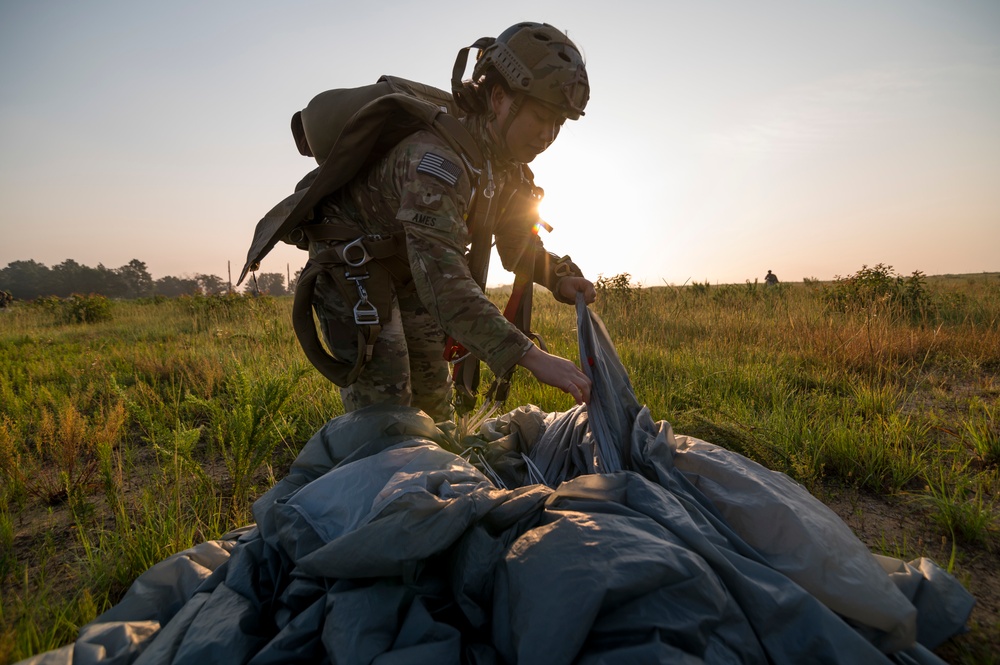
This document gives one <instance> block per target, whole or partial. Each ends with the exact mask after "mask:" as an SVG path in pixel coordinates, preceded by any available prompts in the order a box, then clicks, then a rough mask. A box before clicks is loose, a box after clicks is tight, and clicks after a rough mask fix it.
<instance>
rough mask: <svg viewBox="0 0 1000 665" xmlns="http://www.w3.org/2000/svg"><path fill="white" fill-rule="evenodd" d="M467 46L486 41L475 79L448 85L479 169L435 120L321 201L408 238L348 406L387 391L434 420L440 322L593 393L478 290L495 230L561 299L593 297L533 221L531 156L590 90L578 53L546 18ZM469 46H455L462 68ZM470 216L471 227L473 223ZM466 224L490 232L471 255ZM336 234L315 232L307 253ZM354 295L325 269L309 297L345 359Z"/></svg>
mask: <svg viewBox="0 0 1000 665" xmlns="http://www.w3.org/2000/svg"><path fill="white" fill-rule="evenodd" d="M473 46H474V47H478V48H481V52H480V54H479V57H478V59H477V60H476V64H475V66H474V69H473V74H472V80H471V81H461V80H460V79H461V75H457V76H456V79H455V80H453V91H454V93H455V98H456V101H457V102H458V103H459V105H460V106H461V107H462V108H463V109H464V110H466V111H467V115H466V117H465V118H463V124H464V125H465V127H466V129H467V130H468V131H469V133H470V134H471V135H472V136H473V137H474V139H475V141H476V143H477V144H478V146H479V148H480V150H481V151H482V153H483V155H484V157H485V165H484V168H483V169H481V170H476V169H474V168H473V167H472V166H471V164H470V163H469V162H468V161H467V160H465V159H463V156H462V155H459V154H457V153H456V152H455V151H454V150H453V149H452V148H450V147H449V144H448V143H447V142H445V141H444V140H443V139H442V138H441V137H440V136H438V135H437V134H436V133H434V132H431V131H426V130H425V131H417V132H416V133H413V134H411V135H410V136H408V137H407V138H406V139H404V140H403V141H402V142H400V143H399V144H397V145H396V146H395V147H393V148H392V149H390V150H389V151H388V153H386V154H385V155H384V156H383V157H382V158H380V159H379V160H378V161H376V162H375V163H374V164H373V165H372V166H371V167H370V168H368V169H367V170H365V171H362V172H361V173H360V174H359V175H358V176H357V177H355V178H354V179H353V180H352V181H351V182H350V183H349V184H348V185H347V186H345V187H342V188H341V189H339V190H338V191H337V192H336V193H334V194H332V195H331V196H329V197H328V198H327V199H326V200H325V201H324V202H323V204H322V206H321V208H320V213H321V215H322V223H323V224H331V225H334V227H335V228H343V227H349V228H354V229H357V230H358V232H359V233H361V234H367V236H368V237H379V236H385V235H392V236H395V237H403V238H405V244H406V250H407V251H406V256H407V261H406V262H407V263H408V265H407V266H405V268H406V270H407V271H408V272H409V275H405V276H403V278H402V279H394V280H393V283H392V289H391V316H390V317H389V322H388V323H387V324H386V325H384V326H383V327H382V328H381V331H380V333H379V334H378V337H377V338H376V339H375V340H374V346H373V347H371V348H370V359H369V360H368V361H367V362H366V364H365V365H364V368H363V369H362V370H361V373H360V375H359V376H358V378H357V380H356V381H355V382H354V383H353V384H352V385H350V386H347V387H346V388H342V389H341V395H342V397H343V401H344V407H345V409H347V410H348V411H351V410H354V409H357V408H360V407H363V406H367V405H369V404H374V403H378V402H390V403H395V404H403V405H412V406H416V407H419V408H421V409H423V410H424V411H426V412H427V413H428V414H429V415H431V416H432V417H434V418H435V419H437V420H444V419H448V418H450V417H452V416H453V414H454V410H453V407H452V404H451V399H450V397H451V377H450V372H449V365H448V363H447V362H446V361H445V360H444V358H443V350H444V343H445V339H446V336H447V335H451V336H452V337H453V338H454V339H455V340H457V341H458V342H460V343H461V344H462V345H463V346H464V347H465V348H466V349H468V350H469V351H470V352H471V353H472V354H474V355H475V356H476V357H478V358H481V359H482V360H483V361H485V362H486V363H487V365H488V366H489V367H490V368H491V369H492V370H493V372H494V374H495V375H496V376H502V375H504V374H505V373H506V372H507V371H508V370H510V369H511V368H513V366H514V365H515V364H516V365H520V366H522V367H525V368H527V369H528V370H529V371H530V372H531V373H532V374H534V375H535V377H536V378H537V379H538V380H539V381H541V382H543V383H546V384H548V385H551V386H554V387H556V388H559V389H560V390H563V391H564V392H566V393H568V394H569V395H571V396H572V397H573V398H574V399H575V400H576V401H577V403H582V402H585V401H588V400H589V397H590V388H591V386H590V381H589V379H588V378H587V377H586V375H584V373H583V372H581V371H580V369H579V368H578V367H577V366H576V365H575V364H574V363H572V362H570V361H569V360H566V359H564V358H560V357H558V356H554V355H551V354H548V353H546V352H544V351H542V350H541V349H539V348H538V347H537V346H535V345H534V344H533V343H532V341H531V340H530V339H529V338H528V337H527V336H526V335H525V334H524V333H523V332H521V331H520V330H518V328H517V327H515V326H514V325H513V324H512V323H511V322H509V321H508V320H507V319H506V318H504V316H503V315H502V314H501V313H500V311H499V310H498V309H497V308H496V306H495V305H493V304H492V303H491V302H490V301H489V299H488V298H487V297H486V295H485V294H484V292H483V289H482V285H484V284H485V282H486V268H487V267H488V258H489V254H488V252H489V240H490V239H491V238H495V241H496V248H497V251H498V253H499V255H500V257H501V259H502V261H503V264H504V267H505V268H507V269H509V270H513V271H515V272H516V273H519V274H529V275H531V277H532V278H533V279H534V281H535V282H536V283H538V284H541V285H543V286H545V287H546V288H548V289H549V290H551V291H552V293H553V295H554V296H555V297H556V299H557V300H559V301H561V302H565V303H572V302H575V299H576V294H577V293H578V292H580V293H583V296H584V299H585V300H586V302H588V303H590V302H593V301H594V299H595V297H596V292H595V289H594V285H593V284H592V283H591V282H590V281H589V280H587V279H586V278H584V277H583V275H582V273H581V272H580V270H579V269H578V268H577V267H576V266H575V265H574V264H573V263H572V262H571V261H570V260H569V259H568V257H565V258H563V259H559V258H557V257H556V256H555V255H553V254H549V253H547V252H546V251H545V250H544V248H543V247H542V245H541V242H540V241H539V239H538V237H537V231H535V232H533V228H534V227H535V225H536V224H538V223H540V220H539V218H538V215H537V210H536V208H537V201H538V199H540V196H541V190H540V189H538V188H536V187H535V186H534V183H533V181H532V174H531V171H530V170H529V169H528V167H527V166H526V164H527V163H529V162H531V161H532V160H533V159H534V158H535V157H536V156H537V155H538V154H539V153H541V152H542V151H544V150H545V149H547V148H548V147H549V146H550V145H551V144H552V142H553V141H555V139H556V137H557V136H558V134H559V129H560V127H561V126H562V124H563V123H564V121H565V120H567V119H572V120H576V119H578V118H579V117H580V116H581V115H583V111H584V107H585V106H586V104H587V100H588V99H589V96H590V88H589V83H588V80H587V73H586V69H585V66H584V61H583V57H582V56H581V54H580V51H579V49H577V47H576V46H575V44H573V42H571V41H570V40H569V38H568V37H567V36H566V35H564V34H563V33H562V32H560V31H559V30H557V29H555V28H554V27H552V26H550V25H548V24H542V23H519V24H517V25H514V26H512V27H510V28H509V29H507V30H506V31H504V32H503V33H502V34H501V35H500V36H499V37H498V38H496V39H495V40H493V39H485V40H480V41H479V42H477V43H476V44H474V45H473ZM470 48H471V47H470ZM467 52H468V49H463V51H461V52H460V53H459V58H460V62H461V63H462V65H463V67H462V68H463V70H464V59H463V58H464V55H465V54H466V53H467ZM457 64H458V63H456V65H457ZM458 69H459V68H458V66H456V72H457V71H458ZM462 73H464V71H463V72H462ZM474 208H475V214H473V212H474V211H473V209H474ZM467 220H468V221H467ZM472 220H475V226H476V228H471V229H470V228H469V227H468V225H467V223H468V222H471V221H472ZM474 236H477V237H480V238H482V237H485V238H486V241H485V243H483V242H480V243H479V246H480V256H479V257H478V260H477V258H476V257H475V256H474V255H475V252H476V243H473V250H472V256H470V255H467V252H466V249H467V247H468V246H469V244H470V242H471V241H472V239H473V237H474ZM334 244H336V243H335V242H334V241H322V240H320V241H315V242H311V243H310V247H309V255H310V258H314V257H315V256H316V255H317V254H319V253H320V252H323V251H324V250H327V249H330V248H331V247H332V246H333V245H334ZM484 246H485V251H486V254H485V261H484V260H483V257H482V253H481V251H482V248H483V247H484ZM470 266H471V267H470ZM474 273H475V274H474ZM396 277H399V276H398V275H397V276H396ZM410 278H412V279H410ZM354 300H356V299H354ZM354 300H351V299H348V298H345V297H344V296H343V292H342V291H341V292H338V290H337V288H335V287H334V285H333V284H332V283H331V280H329V279H327V280H326V284H325V285H324V278H323V277H322V276H321V277H320V278H319V279H318V280H317V282H316V290H315V292H314V296H313V307H314V308H315V310H316V314H317V316H318V318H319V320H320V327H321V329H322V331H323V333H324V336H325V338H326V341H327V345H328V346H330V347H331V351H333V352H334V354H335V355H336V356H339V357H341V358H349V359H353V358H357V357H358V354H359V353H360V349H359V345H358V344H357V339H356V337H357V336H356V334H355V333H354V332H353V331H354V330H356V328H355V327H354V322H355V320H356V315H357V310H356V305H357V303H356V302H354Z"/></svg>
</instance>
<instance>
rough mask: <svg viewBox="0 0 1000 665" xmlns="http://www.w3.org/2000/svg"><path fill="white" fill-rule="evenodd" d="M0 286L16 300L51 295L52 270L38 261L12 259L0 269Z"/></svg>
mask: <svg viewBox="0 0 1000 665" xmlns="http://www.w3.org/2000/svg"><path fill="white" fill-rule="evenodd" d="M0 288H2V289H3V290H5V291H8V292H9V293H10V294H11V295H12V296H14V297H15V298H17V299H18V300H34V299H35V298H38V297H40V296H47V295H52V288H53V277H52V270H51V269H50V268H49V267H48V266H46V265H43V264H41V263H39V262H38V261H30V260H29V261H12V262H10V263H8V264H7V267H6V268H3V269H0Z"/></svg>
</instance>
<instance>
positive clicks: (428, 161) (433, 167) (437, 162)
mask: <svg viewBox="0 0 1000 665" xmlns="http://www.w3.org/2000/svg"><path fill="white" fill-rule="evenodd" d="M417 173H426V174H427V175H432V176H434V177H435V178H440V179H441V180H444V181H445V182H446V183H448V184H449V185H451V186H452V187H454V186H455V185H456V184H457V183H458V179H459V178H460V177H462V167H461V166H459V165H458V164H455V163H454V162H451V161H449V160H447V159H445V158H444V157H442V156H441V155H436V154H434V153H433V152H428V153H425V154H424V156H423V157H421V158H420V163H419V164H417Z"/></svg>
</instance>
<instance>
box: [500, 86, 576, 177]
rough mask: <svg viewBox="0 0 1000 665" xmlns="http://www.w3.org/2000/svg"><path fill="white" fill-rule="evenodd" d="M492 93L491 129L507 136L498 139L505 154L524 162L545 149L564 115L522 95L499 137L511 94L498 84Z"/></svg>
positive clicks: (507, 113)
mask: <svg viewBox="0 0 1000 665" xmlns="http://www.w3.org/2000/svg"><path fill="white" fill-rule="evenodd" d="M493 93H494V94H493V95H491V98H490V99H491V101H492V102H493V111H494V113H495V114H496V119H495V120H494V121H493V132H494V134H495V135H496V136H497V138H501V139H503V138H506V140H505V141H504V140H501V141H500V143H501V145H503V144H504V143H506V147H507V152H508V153H509V155H508V157H510V158H511V159H513V160H514V161H516V162H521V163H524V164H527V163H528V162H530V161H531V160H533V159H534V158H535V157H537V156H538V155H540V154H541V153H543V152H545V150H546V148H548V147H549V146H550V145H552V143H553V141H555V140H556V137H557V136H559V129H560V128H561V127H562V124H563V122H565V121H566V118H565V117H564V116H563V115H562V114H561V113H558V112H556V111H553V110H552V109H550V108H549V107H547V106H545V105H543V104H540V103H539V102H536V101H535V100H533V99H531V98H530V97H525V98H524V101H523V102H522V103H521V106H520V108H519V109H518V110H517V112H516V113H515V115H514V118H513V120H512V121H511V122H510V126H509V127H508V129H507V135H506V137H501V136H500V133H501V132H502V131H503V128H504V126H505V125H506V124H507V121H508V118H509V117H510V113H511V105H512V104H513V102H514V97H513V96H512V95H508V94H507V93H506V92H505V91H504V90H503V89H502V88H501V87H499V86H497V87H496V88H494V89H493Z"/></svg>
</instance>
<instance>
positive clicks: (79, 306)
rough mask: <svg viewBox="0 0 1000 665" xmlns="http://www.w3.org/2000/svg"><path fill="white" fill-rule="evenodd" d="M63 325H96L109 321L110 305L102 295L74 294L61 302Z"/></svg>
mask: <svg viewBox="0 0 1000 665" xmlns="http://www.w3.org/2000/svg"><path fill="white" fill-rule="evenodd" d="M62 305H63V306H62V318H63V321H64V322H65V323H96V322H97V321H110V320H111V303H110V302H108V299H107V298H105V297H104V296H102V295H98V294H93V293H92V294H90V295H86V296H84V295H80V294H78V293H74V294H73V295H71V296H70V297H69V298H66V299H65V300H63V301H62Z"/></svg>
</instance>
